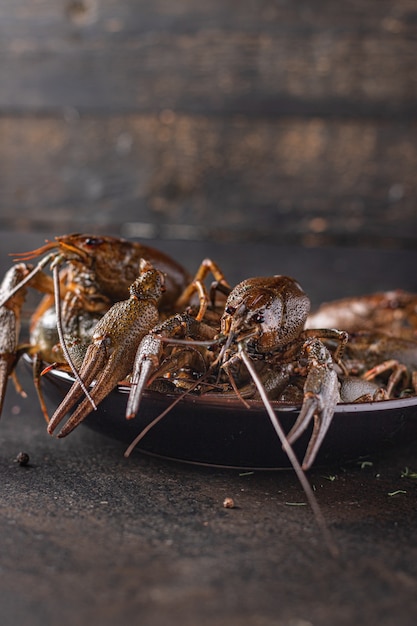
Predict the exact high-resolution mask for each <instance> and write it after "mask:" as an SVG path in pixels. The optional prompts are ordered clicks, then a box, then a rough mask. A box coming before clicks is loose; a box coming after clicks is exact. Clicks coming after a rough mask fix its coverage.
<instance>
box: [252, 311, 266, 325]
mask: <svg viewBox="0 0 417 626" xmlns="http://www.w3.org/2000/svg"><path fill="white" fill-rule="evenodd" d="M263 321H264V316H263V315H262V313H255V314H254V315H252V317H251V322H253V323H254V324H262V322H263Z"/></svg>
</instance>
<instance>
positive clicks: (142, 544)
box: [0, 233, 417, 626]
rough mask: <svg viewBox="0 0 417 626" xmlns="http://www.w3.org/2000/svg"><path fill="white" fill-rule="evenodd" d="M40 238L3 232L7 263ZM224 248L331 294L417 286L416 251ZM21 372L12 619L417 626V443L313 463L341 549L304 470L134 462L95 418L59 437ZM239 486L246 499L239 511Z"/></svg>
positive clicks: (227, 254)
mask: <svg viewBox="0 0 417 626" xmlns="http://www.w3.org/2000/svg"><path fill="white" fill-rule="evenodd" d="M40 243H42V241H40V240H39V238H38V237H37V236H34V235H16V234H12V233H2V234H1V257H0V262H1V266H2V269H3V270H4V269H5V267H6V263H7V262H8V261H7V255H6V253H7V252H8V251H9V250H13V251H16V250H25V249H30V248H34V247H36V246H38V245H40ZM171 247H172V250H171V252H173V253H175V256H176V257H177V258H178V257H179V258H180V259H181V260H183V261H185V260H186V257H187V258H188V260H189V264H187V265H188V267H190V269H192V268H193V265H194V262H196V261H197V258H198V257H199V256H200V254H201V253H203V254H202V255H206V254H207V253H208V252H210V250H207V249H200V248H199V245H198V244H197V243H195V244H194V243H193V242H188V243H187V244H178V243H175V242H174V243H172V244H171ZM239 250H240V252H239ZM212 252H213V253H215V254H213V256H216V258H217V259H218V260H220V261H221V262H223V263H224V265H225V267H224V269H225V270H226V273H230V274H239V273H240V272H242V273H243V275H248V273H252V272H251V270H252V269H254V270H255V269H256V272H255V273H270V272H269V271H268V270H269V268H270V267H271V265H274V270H279V269H280V268H282V267H284V270H285V272H288V273H293V274H294V275H296V276H297V277H300V276H299V275H300V273H301V274H302V276H301V278H300V280H301V282H302V283H304V282H305V281H303V280H302V279H303V278H304V276H305V277H306V278H307V277H310V278H309V280H310V285H309V286H310V289H309V291H310V292H312V295H315V297H316V298H319V297H320V298H321V297H322V295H325V294H326V293H327V294H332V293H334V292H336V291H338V290H340V291H341V290H342V289H344V288H345V287H347V288H350V289H352V290H353V288H354V286H355V283H356V286H357V288H358V289H359V288H361V289H364V288H365V287H368V283H369V284H374V283H375V280H376V278H375V277H376V276H378V277H379V278H378V280H380V285H379V286H380V287H384V286H385V287H386V288H388V287H393V286H395V287H397V286H402V287H404V288H412V286H413V285H414V286H415V274H414V271H413V267H414V266H415V264H414V265H413V263H412V262H411V261H412V258H411V253H399V254H398V255H396V256H392V255H393V253H391V255H390V253H384V254H382V255H381V256H378V254H377V253H375V252H368V253H365V251H362V253H361V254H362V255H364V256H363V257H360V255H359V257H357V256H356V254H355V253H353V252H352V251H347V250H345V251H344V252H343V251H342V252H341V251H339V252H337V253H335V251H333V252H332V251H331V250H328V251H322V256H321V257H320V258H319V251H318V250H312V251H308V250H304V251H303V252H302V253H298V254H297V251H296V250H293V251H292V254H291V255H289V254H288V253H289V250H287V249H280V248H273V247H265V246H260V245H259V246H254V247H251V248H248V249H244V248H240V247H239V246H233V247H232V248H230V247H228V246H226V245H224V247H223V246H221V245H220V244H219V245H218V247H217V248H216V249H213V250H212ZM298 252H300V251H298ZM335 256H336V257H337V258H338V259H339V261H338V263H336V261H335ZM200 258H201V257H200ZM332 259H333V261H332ZM341 259H344V265H343V263H342V261H341ZM352 259H356V261H355V260H352ZM371 259H372V260H373V262H371ZM332 265H333V268H334V269H333V271H332V269H331V268H332ZM325 266H327V272H321V273H320V274H319V275H317V274H316V273H314V272H313V269H314V270H315V271H318V270H319V269H320V267H321V269H322V270H324V269H326V268H325ZM342 267H344V269H341V268H342ZM338 268H339V269H338ZM347 268H350V271H349V272H347ZM291 270H292V271H291ZM382 270H385V271H382ZM396 274H397V279H396V277H395V275H396ZM348 276H349V278H348ZM238 279H239V276H236V275H234V276H233V280H238ZM395 281H396V282H395ZM399 283H401V284H399ZM314 286H316V287H317V290H316V291H314ZM19 372H20V374H21V377H22V381H23V383H24V386H25V388H26V389H27V390H28V392H29V398H28V399H26V400H24V399H21V398H19V397H18V396H16V394H15V392H14V390H13V389H12V388H11V389H10V390H9V392H8V395H7V399H6V407H5V410H4V415H3V417H2V420H1V422H0V441H1V448H0V449H1V454H0V476H1V484H2V488H1V499H0V536H1V540H0V545H1V560H0V621H1V623H2V624H4V625H5V626H9V625H10V626H11V625H12V624H16V623H26V624H30V625H31V626H38V625H39V626H40V625H42V626H52V625H54V624H57V623H60V624H63V625H66V624H75V623H76V624H80V625H82V626H84V625H87V624H93V623H100V624H103V625H104V626H113V625H116V624H120V623H127V622H129V623H141V624H150V625H152V626H159V625H161V626H162V625H163V624H167V623H170V624H175V625H177V624H178V625H180V624H181V625H190V626H191V624H193V625H194V624H202V625H206V624H207V625H210V626H220V625H221V626H223V625H228V626H229V625H230V626H234V625H236V626H237V625H239V626H255V625H256V626H272V625H273V626H281V625H282V626H311V625H314V626H317V625H323V626H333V625H334V624H340V625H342V626H345V625H346V626H347V625H349V626H350V625H353V624H355V625H356V624H374V623H378V624H381V625H382V626H391V625H392V626H394V624H395V625H397V624H401V625H404V626H408V625H410V626H411V625H412V624H415V621H416V619H417V600H416V597H417V595H416V591H417V549H416V546H415V534H416V530H417V506H416V494H417V490H416V489H417V482H416V480H415V479H413V478H404V477H402V473H403V471H404V470H405V468H406V467H409V468H410V470H414V471H415V470H416V469H417V460H416V459H417V443H416V442H415V441H410V443H409V444H407V445H404V446H402V447H399V448H395V449H391V450H388V451H386V452H384V453H383V454H376V455H375V456H374V457H373V458H371V459H366V461H367V463H365V464H363V463H361V462H360V461H359V462H355V463H352V464H351V465H348V466H345V467H340V466H335V467H326V468H316V469H313V470H312V471H311V473H310V480H311V483H312V484H313V485H314V486H315V489H316V496H317V498H318V500H319V503H320V505H321V507H322V510H323V513H324V515H325V518H326V520H327V523H328V524H329V527H330V528H331V530H332V532H333V534H334V538H335V540H336V541H337V544H338V546H339V548H340V551H341V556H340V559H339V560H334V559H333V558H332V557H331V556H330V555H329V553H328V551H327V549H326V547H325V546H324V545H323V540H322V537H321V535H320V532H319V530H318V528H317V526H316V523H315V521H314V519H313V516H312V514H311V511H310V509H309V508H308V507H307V506H299V504H300V503H303V502H304V494H303V492H302V490H301V488H300V486H299V484H298V482H297V480H296V478H295V477H294V475H293V474H292V473H291V472H272V473H262V472H255V473H242V472H238V471H237V470H228V471H226V470H219V469H209V468H200V467H194V466H188V465H181V464H177V463H171V462H168V461H163V460H157V459H153V458H150V457H146V456H144V455H141V454H139V453H137V454H134V455H132V456H131V457H130V458H129V459H125V458H124V457H123V452H124V446H123V445H121V444H120V443H117V442H115V441H113V440H110V439H106V438H104V437H102V436H101V435H99V434H96V433H93V432H91V431H89V430H88V429H87V428H86V427H84V426H81V427H80V428H79V429H77V430H76V431H75V432H74V433H73V434H72V435H71V436H69V437H68V438H66V439H64V440H59V441H58V440H56V439H53V438H51V437H49V435H47V433H46V428H45V422H44V420H43V417H42V416H41V414H40V411H39V409H38V407H37V403H36V398H35V396H34V393H33V392H32V391H31V382H30V380H29V378H28V375H27V373H26V372H25V370H24V369H22V368H19ZM416 419H417V418H416ZM20 451H25V452H27V453H28V454H29V455H30V463H29V465H28V466H26V467H22V466H20V465H19V464H18V463H16V462H15V458H16V456H17V454H18V453H19V452H20ZM370 463H371V464H370ZM397 491H398V493H397V495H389V494H392V493H394V492H397ZM225 497H232V498H233V499H234V501H235V504H236V507H235V508H233V509H225V508H224V507H223V500H224V498H225ZM296 505H297V506H296Z"/></svg>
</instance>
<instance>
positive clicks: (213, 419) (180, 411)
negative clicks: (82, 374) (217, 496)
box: [44, 372, 417, 469]
mask: <svg viewBox="0 0 417 626" xmlns="http://www.w3.org/2000/svg"><path fill="white" fill-rule="evenodd" d="M44 378H45V379H46V380H45V381H44V382H45V385H44V390H45V394H46V395H47V396H48V397H49V399H50V400H52V401H53V402H54V403H55V404H58V403H59V402H60V401H61V400H62V398H63V397H64V395H65V394H66V393H67V391H68V389H69V388H70V386H71V384H72V382H73V379H72V378H71V377H70V376H68V375H67V374H65V373H62V372H50V373H49V374H47V375H46V376H45V377H44ZM128 392H129V388H128V387H125V386H119V387H118V388H117V389H115V390H114V391H113V392H112V393H110V395H109V396H108V397H107V398H106V399H105V400H104V401H103V402H102V403H101V404H100V405H99V407H98V409H97V411H94V412H92V413H91V414H90V415H89V416H88V417H87V419H86V420H85V422H84V424H85V425H86V426H88V427H90V428H92V429H94V430H95V431H98V432H100V433H102V434H104V435H107V436H109V437H112V438H114V439H117V440H119V441H122V442H124V443H126V445H129V444H130V443H131V442H132V441H133V439H134V438H135V437H136V436H137V435H138V434H139V433H140V432H141V431H142V430H143V429H144V428H145V427H146V426H147V425H148V424H149V423H150V422H152V420H154V419H155V418H156V417H157V416H158V415H159V414H160V413H161V412H162V411H164V410H165V409H166V408H167V407H168V406H169V405H170V404H171V403H172V402H173V400H175V399H177V398H178V396H176V395H165V394H159V393H157V392H152V391H147V392H146V393H145V396H144V398H143V400H142V404H141V407H140V410H139V413H138V415H137V417H136V418H135V419H133V420H129V421H127V420H126V419H125V416H124V415H125V407H126V401H127V394H128ZM249 404H250V408H249V409H247V408H246V407H245V406H244V405H243V404H242V403H241V402H240V401H239V400H237V399H227V400H225V399H224V398H220V397H214V396H213V397H211V396H208V395H206V396H204V397H202V396H192V395H188V396H185V397H184V398H182V399H181V400H180V401H179V402H178V404H176V405H175V406H174V407H173V408H172V410H171V411H170V412H169V413H168V414H167V415H166V416H165V417H164V418H163V419H162V420H161V421H159V422H158V423H157V424H156V425H155V426H154V427H153V428H152V429H151V430H149V432H148V433H147V434H146V436H145V437H144V438H143V439H142V440H141V441H140V443H139V445H138V446H137V449H138V450H140V451H142V452H146V453H148V454H153V455H157V456H160V457H164V458H168V459H175V460H177V461H182V462H188V463H197V464H202V465H212V466H217V467H219V466H221V467H235V468H242V469H255V468H256V469H279V468H287V467H289V461H288V459H287V457H286V455H285V453H284V452H283V450H282V448H281V444H280V442H279V440H278V438H277V436H276V434H275V431H274V430H273V427H272V425H271V423H270V421H269V418H268V416H267V414H266V411H265V409H264V407H263V405H262V403H261V402H258V401H251V402H250V403H249ZM272 404H273V405H274V407H275V409H276V413H277V415H278V418H279V420H280V422H281V424H282V426H283V428H284V430H285V431H286V432H288V431H289V429H290V428H291V426H292V424H293V423H294V421H295V419H296V417H297V415H298V410H299V409H298V407H294V406H285V405H283V404H278V403H272ZM310 432H311V431H308V432H306V433H305V434H304V436H303V437H301V438H300V440H299V441H298V442H297V443H296V445H295V446H294V449H295V451H296V453H297V455H298V456H299V458H300V460H301V459H302V457H303V455H304V452H305V449H306V446H307V443H308V439H309V437H310ZM410 437H415V438H417V398H416V397H412V398H406V399H402V400H386V401H383V402H373V403H364V404H340V405H338V406H337V407H336V411H335V414H334V418H333V422H332V424H331V426H330V429H329V431H328V433H327V436H326V438H325V441H324V443H323V445H322V448H321V450H320V452H319V454H318V457H317V459H316V463H315V464H316V465H326V464H327V465H329V464H335V463H341V462H346V461H348V460H354V459H358V458H361V457H365V456H368V455H370V454H372V453H375V452H379V451H381V450H383V449H384V448H387V447H390V446H394V445H398V444H399V443H401V442H404V441H407V440H409V439H410Z"/></svg>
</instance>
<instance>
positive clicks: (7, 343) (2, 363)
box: [0, 263, 29, 414]
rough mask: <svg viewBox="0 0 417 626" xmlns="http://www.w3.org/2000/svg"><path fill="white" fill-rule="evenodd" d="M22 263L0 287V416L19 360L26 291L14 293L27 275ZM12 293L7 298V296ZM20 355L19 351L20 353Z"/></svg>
mask: <svg viewBox="0 0 417 626" xmlns="http://www.w3.org/2000/svg"><path fill="white" fill-rule="evenodd" d="M28 271H29V270H28V268H27V266H26V265H24V264H23V263H19V264H17V265H14V266H13V267H11V268H10V269H9V271H8V272H7V273H6V275H5V277H4V279H3V282H2V284H1V287H0V300H1V301H2V302H3V304H2V305H1V306H0V414H1V409H2V407H3V402H4V397H5V394H6V388H7V382H8V379H9V376H11V375H12V374H13V372H14V368H15V366H16V363H17V361H18V358H19V352H18V346H17V344H18V336H19V331H20V311H21V309H22V305H23V302H24V300H25V297H26V289H25V288H23V289H20V290H19V291H16V292H15V289H16V287H17V286H18V285H19V284H20V283H21V282H22V280H23V279H24V278H25V277H26V276H27V274H28ZM9 293H13V295H11V296H10V297H8V298H7V294H9ZM20 353H21V351H20Z"/></svg>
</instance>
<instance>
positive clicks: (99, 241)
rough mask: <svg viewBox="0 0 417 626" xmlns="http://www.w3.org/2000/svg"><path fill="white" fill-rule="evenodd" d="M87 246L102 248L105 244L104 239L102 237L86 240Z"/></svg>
mask: <svg viewBox="0 0 417 626" xmlns="http://www.w3.org/2000/svg"><path fill="white" fill-rule="evenodd" d="M84 243H85V245H86V246H90V247H92V248H93V247H95V246H100V245H101V244H102V243H103V239H100V237H87V238H86V240H85V242H84Z"/></svg>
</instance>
